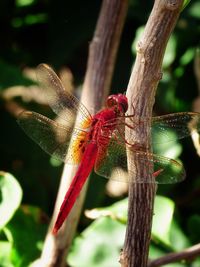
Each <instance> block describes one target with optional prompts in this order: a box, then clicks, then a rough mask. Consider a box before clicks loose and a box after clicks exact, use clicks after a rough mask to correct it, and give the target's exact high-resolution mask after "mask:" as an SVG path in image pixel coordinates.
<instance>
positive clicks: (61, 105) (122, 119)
mask: <svg viewBox="0 0 200 267" xmlns="http://www.w3.org/2000/svg"><path fill="white" fill-rule="evenodd" d="M37 77H38V80H39V82H40V83H41V85H42V88H43V89H44V90H45V95H46V97H47V99H48V102H49V105H50V106H51V108H52V110H53V111H54V112H55V113H56V114H57V115H58V116H61V117H62V118H63V119H64V121H65V124H60V123H58V122H56V121H53V120H50V119H49V118H47V117H45V116H43V115H41V114H39V113H35V112H31V111H23V112H22V113H21V114H20V115H19V117H18V123H19V125H20V126H21V127H22V128H23V130H24V131H25V132H26V133H27V134H28V135H29V136H30V137H31V138H32V139H33V140H34V141H36V142H37V143H38V144H39V145H40V146H41V147H42V148H43V149H44V150H45V151H46V152H47V153H49V154H50V155H52V156H53V157H55V158H57V159H59V160H61V161H63V162H67V163H70V164H79V167H78V170H77V173H76V175H75V176H74V178H73V180H72V182H71V185H70V187H69V189H68V190H67V192H66V195H65V197H64V200H63V203H62V205H61V207H60V211H59V213H58V216H57V220H56V222H55V225H54V228H53V234H56V233H57V231H58V230H59V229H60V227H61V226H62V224H63V222H64V220H65V219H66V218H67V216H68V214H69V212H70V211H71V209H72V207H73V205H74V203H75V201H76V199H77V197H78V195H79V193H80V191H81V189H82V187H83V185H84V183H85V181H86V180H87V178H88V176H89V174H90V173H91V171H92V169H93V168H94V170H95V172H96V173H97V174H99V175H101V176H104V177H107V178H110V177H111V176H113V175H114V176H115V179H116V180H127V181H128V182H136V183H152V182H153V183H154V182H155V183H175V182H178V181H181V180H183V179H184V177H185V170H184V167H183V165H182V164H181V163H179V162H177V161H176V160H173V159H169V158H166V157H163V156H160V155H155V154H152V153H149V152H147V151H143V150H142V149H140V148H139V147H140V144H129V143H128V141H127V140H126V139H125V128H126V127H128V128H130V130H133V129H134V127H136V126H139V125H141V124H145V123H147V124H148V125H150V127H151V131H152V136H153V137H152V140H153V141H152V142H154V143H156V140H158V136H159V135H160V134H161V135H163V136H165V141H171V136H168V134H167V130H169V129H173V130H174V131H175V132H176V138H183V137H186V136H188V135H190V134H191V125H193V126H192V127H193V128H195V129H197V130H199V126H200V125H199V122H200V115H199V114H198V113H192V112H183V113H176V114H169V115H164V116H159V117H152V118H136V117H135V116H134V115H132V116H130V115H127V114H126V112H127V110H128V100H127V98H126V96H125V95H123V94H116V95H110V96H108V98H107V101H106V106H105V108H104V109H102V110H100V111H99V112H98V113H96V114H95V115H94V116H92V115H91V114H90V113H89V111H88V110H87V108H86V107H85V106H84V105H83V104H82V103H80V101H79V100H78V99H77V98H76V97H75V96H73V95H72V94H70V93H69V92H67V91H66V90H65V88H64V87H63V85H62V83H61V81H60V79H59V78H58V76H57V75H56V74H55V72H54V71H53V70H52V69H51V68H50V67H49V66H48V65H45V64H40V65H39V66H38V68H37ZM63 111H64V112H63ZM77 114H78V118H77V119H76V125H75V127H74V123H73V121H75V118H76V115H77ZM128 152H134V157H135V159H137V160H139V161H141V162H142V163H143V164H144V165H145V166H148V167H149V174H148V175H146V174H145V173H144V176H143V177H140V178H134V179H133V177H135V172H136V171H135V168H134V167H135V166H134V163H133V162H128V161H127V153H128Z"/></svg>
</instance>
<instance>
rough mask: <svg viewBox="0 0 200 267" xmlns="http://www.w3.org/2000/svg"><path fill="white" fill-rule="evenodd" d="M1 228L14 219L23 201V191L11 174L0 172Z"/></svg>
mask: <svg viewBox="0 0 200 267" xmlns="http://www.w3.org/2000/svg"><path fill="white" fill-rule="evenodd" d="M0 197H1V199H0V214H1V216H0V228H2V227H4V226H5V225H6V224H7V223H8V221H9V220H10V219H11V218H12V217H13V215H14V213H15V212H16V210H17V209H18V207H19V206H20V203H21V200H22V189H21V187H20V185H19V183H18V181H17V180H16V179H15V177H14V176H12V175H11V174H10V173H6V172H0Z"/></svg>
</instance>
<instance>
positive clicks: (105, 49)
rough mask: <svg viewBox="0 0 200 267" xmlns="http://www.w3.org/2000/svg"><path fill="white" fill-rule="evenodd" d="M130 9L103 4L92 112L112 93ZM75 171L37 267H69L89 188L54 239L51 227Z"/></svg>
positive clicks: (92, 65) (120, 3)
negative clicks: (116, 63) (70, 252)
mask: <svg viewBox="0 0 200 267" xmlns="http://www.w3.org/2000/svg"><path fill="white" fill-rule="evenodd" d="M127 6H128V1H127V0H112V1H110V0H104V1H103V3H102V8H101V12H100V16H99V19H98V23H97V27H96V31H95V34H94V37H93V40H92V42H91V44H90V50H89V59H88V65H87V72H86V76H85V81H84V85H83V93H82V98H81V100H82V102H83V103H84V104H85V106H86V107H87V108H88V109H89V110H92V111H93V112H96V111H97V110H99V109H100V108H101V107H102V104H103V102H104V98H105V96H106V95H107V94H108V91H109V87H110V83H111V78H112V73H113V68H114V64H115V59H116V52H117V49H118V46H119V40H120V36H121V32H122V28H123V25H124V21H125V16H126V13H127ZM76 171H77V168H74V167H71V166H68V165H65V167H64V171H63V175H62V178H61V183H60V187H59V192H58V196H57V201H56V205H55V210H54V213H53V218H52V222H51V224H50V228H49V232H48V234H47V236H46V240H45V243H44V248H43V252H42V256H41V259H40V260H39V261H38V265H35V266H40V267H44V266H51V267H53V266H56V267H62V266H65V264H66V263H65V262H66V255H67V253H68V250H69V247H70V245H71V242H72V240H73V237H74V234H75V231H76V227H77V224H78V220H79V216H80V213H81V209H82V205H83V201H84V198H85V193H86V188H87V184H86V185H85V186H84V188H83V190H82V192H81V194H80V197H79V198H78V200H77V201H76V204H75V206H74V208H73V209H72V211H71V213H70V215H69V217H68V218H67V220H66V221H65V223H64V224H63V226H62V228H61V229H60V231H59V232H58V234H57V236H52V234H51V226H52V224H53V223H54V220H55V217H56V216H57V214H58V210H59V207H60V205H61V202H62V200H63V197H64V195H65V193H66V190H67V188H68V187H69V183H70V182H71V179H72V178H73V176H74V174H75V172H76Z"/></svg>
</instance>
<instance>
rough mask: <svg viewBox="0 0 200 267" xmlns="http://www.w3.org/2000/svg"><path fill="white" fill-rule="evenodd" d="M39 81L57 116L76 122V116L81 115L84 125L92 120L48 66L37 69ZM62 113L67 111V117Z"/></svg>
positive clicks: (80, 118)
mask: <svg viewBox="0 0 200 267" xmlns="http://www.w3.org/2000/svg"><path fill="white" fill-rule="evenodd" d="M37 79H38V81H39V83H40V84H41V87H42V88H43V90H44V92H45V96H46V97H47V100H48V103H49V105H50V106H51V108H52V110H53V111H54V112H55V113H56V114H57V115H59V116H62V118H63V119H64V120H66V118H67V119H68V120H69V119H70V120H72V121H75V119H76V115H77V113H79V120H80V122H81V123H82V124H83V123H86V122H87V121H88V120H90V119H91V115H90V113H89V111H88V110H87V108H86V107H85V106H84V105H83V104H82V103H80V101H79V100H78V99H77V98H76V97H75V96H73V95H72V94H70V93H69V92H67V91H66V90H65V88H64V86H63V84H62V82H61V80H60V79H59V78H58V76H57V75H56V73H55V72H54V71H53V70H52V69H51V68H50V67H49V66H48V65H46V64H40V65H39V66H38V67H37ZM61 111H65V113H64V114H65V116H63V115H62V114H63V113H62V114H61ZM78 111H79V112H78Z"/></svg>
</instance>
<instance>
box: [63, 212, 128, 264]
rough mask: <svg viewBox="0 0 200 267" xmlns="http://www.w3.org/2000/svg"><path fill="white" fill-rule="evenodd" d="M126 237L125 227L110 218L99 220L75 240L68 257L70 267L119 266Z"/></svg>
mask: <svg viewBox="0 0 200 267" xmlns="http://www.w3.org/2000/svg"><path fill="white" fill-rule="evenodd" d="M124 236H125V225H123V224H121V223H119V222H117V221H115V220H112V219H111V218H109V217H102V218H99V219H97V220H96V221H94V222H93V223H91V225H90V226H89V227H88V228H87V229H86V230H85V231H83V232H82V234H81V236H79V237H77V238H76V239H75V242H74V244H73V247H72V250H71V252H70V253H69V255H68V262H69V264H70V266H76V267H88V266H95V267H108V266H110V267H114V266H117V262H118V260H119V254H120V250H121V248H122V246H123V241H124Z"/></svg>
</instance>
